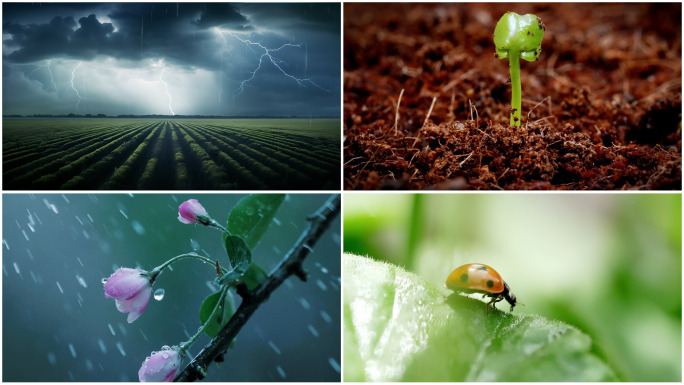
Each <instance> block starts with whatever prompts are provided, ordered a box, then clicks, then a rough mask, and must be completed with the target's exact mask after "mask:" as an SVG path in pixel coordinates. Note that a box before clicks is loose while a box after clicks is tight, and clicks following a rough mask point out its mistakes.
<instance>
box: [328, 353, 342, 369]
mask: <svg viewBox="0 0 684 385" xmlns="http://www.w3.org/2000/svg"><path fill="white" fill-rule="evenodd" d="M328 363H329V364H330V366H332V368H333V369H335V371H336V372H337V373H339V372H340V364H338V363H337V361H335V359H334V358H332V357H330V358H328Z"/></svg>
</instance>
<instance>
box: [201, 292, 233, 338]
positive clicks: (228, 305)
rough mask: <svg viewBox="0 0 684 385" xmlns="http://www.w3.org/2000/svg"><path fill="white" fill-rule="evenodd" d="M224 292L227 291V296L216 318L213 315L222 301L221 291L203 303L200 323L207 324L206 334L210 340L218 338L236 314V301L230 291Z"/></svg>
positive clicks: (215, 315)
mask: <svg viewBox="0 0 684 385" xmlns="http://www.w3.org/2000/svg"><path fill="white" fill-rule="evenodd" d="M224 290H225V291H226V295H225V297H224V298H223V301H221V304H220V306H221V307H220V308H219V309H217V311H216V314H214V317H211V314H212V312H213V311H214V308H216V306H217V305H219V300H220V299H221V291H219V292H216V293H214V294H211V295H209V296H208V297H207V298H205V299H204V301H203V302H202V306H200V312H199V317H200V322H201V323H202V325H205V324H206V327H205V328H204V333H205V334H206V335H208V336H209V337H210V338H214V337H216V335H218V333H219V332H220V331H221V329H223V326H224V325H225V324H226V323H228V321H229V320H230V317H232V316H233V314H234V313H235V301H234V300H233V295H232V294H230V291H228V289H224ZM210 317H211V318H210Z"/></svg>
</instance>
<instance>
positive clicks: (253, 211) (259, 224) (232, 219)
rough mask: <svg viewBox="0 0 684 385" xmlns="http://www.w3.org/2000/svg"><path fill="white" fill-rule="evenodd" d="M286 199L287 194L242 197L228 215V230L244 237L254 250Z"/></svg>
mask: <svg viewBox="0 0 684 385" xmlns="http://www.w3.org/2000/svg"><path fill="white" fill-rule="evenodd" d="M284 200H285V194H253V195H250V196H248V197H246V198H243V199H241V200H240V202H238V204H237V205H235V207H233V209H232V210H231V211H230V214H229V215H228V226H227V229H228V231H230V233H231V234H233V235H239V236H241V237H242V238H244V239H245V241H246V242H247V245H248V246H249V248H250V249H251V250H253V249H254V247H256V245H257V244H259V240H261V237H262V236H263V235H264V233H265V232H266V230H268V228H269V226H270V225H271V222H273V217H274V216H275V214H276V212H277V211H278V208H280V205H281V204H282V203H283V201H284ZM224 238H225V235H224Z"/></svg>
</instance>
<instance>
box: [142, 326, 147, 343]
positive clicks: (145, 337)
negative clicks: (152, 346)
mask: <svg viewBox="0 0 684 385" xmlns="http://www.w3.org/2000/svg"><path fill="white" fill-rule="evenodd" d="M140 335H142V336H143V339H144V340H145V341H147V336H146V335H145V333H143V331H142V329H140Z"/></svg>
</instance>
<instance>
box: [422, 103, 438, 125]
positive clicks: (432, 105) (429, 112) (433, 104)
mask: <svg viewBox="0 0 684 385" xmlns="http://www.w3.org/2000/svg"><path fill="white" fill-rule="evenodd" d="M436 101H437V97H436V96H435V97H434V98H432V104H430V109H429V110H428V113H427V116H426V117H425V121H424V122H423V127H425V125H426V124H427V122H428V119H430V114H432V108H433V107H434V106H435V102H436ZM423 127H421V128H423Z"/></svg>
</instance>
